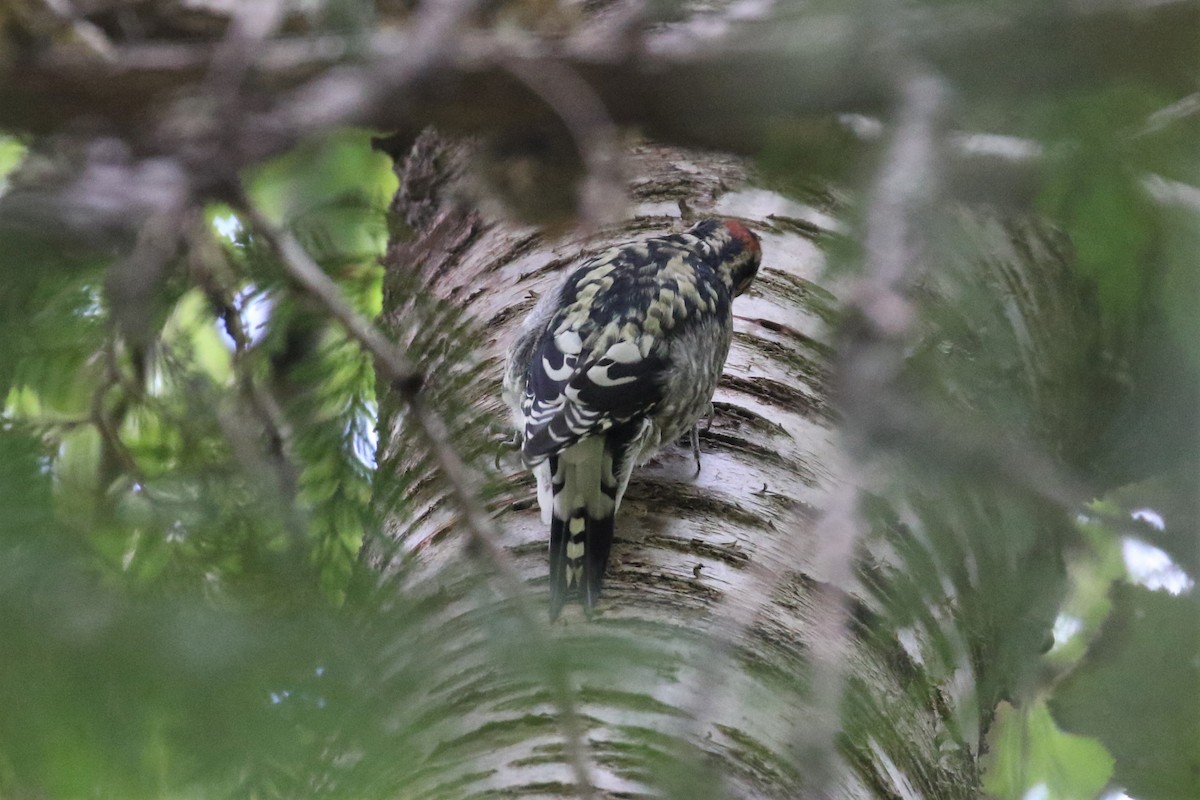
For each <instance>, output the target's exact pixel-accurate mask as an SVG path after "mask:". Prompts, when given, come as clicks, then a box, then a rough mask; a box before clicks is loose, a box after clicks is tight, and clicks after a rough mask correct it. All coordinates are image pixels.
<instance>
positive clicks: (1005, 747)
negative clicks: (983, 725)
mask: <svg viewBox="0 0 1200 800" xmlns="http://www.w3.org/2000/svg"><path fill="white" fill-rule="evenodd" d="M988 739H989V745H990V749H989V751H988V755H987V756H986V757H985V758H984V774H983V788H984V789H985V790H986V791H987V793H988V794H989V795H991V796H992V797H995V798H998V800H1010V798H1011V800H1020V798H1022V797H1024V796H1025V795H1026V794H1027V793H1028V792H1029V791H1030V790H1032V789H1034V788H1035V787H1039V786H1044V787H1045V789H1046V792H1047V793H1046V796H1047V797H1050V798H1054V800H1092V798H1094V797H1095V796H1096V795H1097V794H1098V793H1099V792H1100V790H1101V789H1103V788H1104V786H1105V784H1107V783H1108V779H1109V777H1110V776H1111V775H1112V772H1113V759H1112V756H1110V755H1109V754H1108V751H1107V750H1105V749H1104V746H1103V745H1101V744H1100V743H1099V742H1097V741H1096V740H1095V739H1091V738H1088V737H1086V736H1075V735H1073V734H1069V733H1064V732H1063V731H1061V730H1059V728H1058V726H1056V725H1055V724H1054V720H1053V719H1052V718H1051V716H1050V712H1049V710H1048V709H1047V708H1046V704H1045V702H1044V701H1042V700H1039V701H1037V702H1036V703H1034V704H1032V705H1030V706H1028V707H1026V708H1021V709H1018V708H1014V707H1013V706H1011V705H1009V704H1008V703H1001V704H1000V708H999V710H998V711H997V713H996V721H995V724H994V725H993V728H992V732H991V735H990V736H989V737H988Z"/></svg>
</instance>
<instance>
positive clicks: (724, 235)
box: [504, 219, 762, 618]
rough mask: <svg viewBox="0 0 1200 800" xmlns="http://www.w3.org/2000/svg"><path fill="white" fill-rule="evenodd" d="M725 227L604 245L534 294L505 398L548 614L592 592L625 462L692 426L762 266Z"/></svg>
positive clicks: (740, 233)
mask: <svg viewBox="0 0 1200 800" xmlns="http://www.w3.org/2000/svg"><path fill="white" fill-rule="evenodd" d="M761 252H762V251H761V248H760V246H759V240H758V237H757V236H755V235H754V234H753V233H752V232H751V231H750V230H749V229H748V228H747V227H746V226H745V225H743V224H741V223H740V222H737V221H734V220H721V219H707V220H704V221H702V222H700V223H698V224H696V225H695V226H693V227H692V228H691V229H690V230H688V231H686V232H684V233H678V234H672V235H669V236H662V237H658V238H653V239H647V240H645V241H641V242H635V243H631V244H627V245H623V246H620V247H615V248H613V249H611V250H608V251H606V252H604V253H601V254H600V255H598V256H595V257H594V258H591V259H589V260H588V261H586V262H584V263H583V265H582V266H580V267H578V268H577V269H575V270H574V271H573V272H571V274H570V275H568V276H567V278H566V280H565V281H563V283H562V284H561V285H560V286H559V287H558V288H556V289H555V290H554V291H552V292H549V293H547V294H546V295H544V296H543V297H542V298H541V299H540V300H539V302H538V303H537V305H536V306H535V307H534V309H533V311H532V312H531V313H530V315H529V317H528V318H527V319H526V321H525V324H524V325H523V326H522V329H521V332H520V334H519V336H518V338H517V340H516V341H515V342H514V344H513V346H512V347H511V348H510V350H509V353H508V364H507V366H506V369H505V376H504V399H505V402H506V403H507V404H508V405H509V407H510V408H511V409H512V411H513V415H514V419H515V421H516V425H517V430H518V433H519V434H520V439H521V442H522V446H521V455H522V457H523V458H524V460H525V463H527V464H528V465H529V466H530V467H531V468H532V469H533V472H534V475H535V476H536V477H537V483H538V503H539V505H540V506H541V510H542V519H543V521H544V522H545V523H547V524H549V525H550V615H551V617H552V618H554V617H557V615H558V612H559V611H560V610H561V608H562V605H563V603H564V602H565V601H566V600H567V598H568V597H569V596H571V595H572V594H574V593H578V595H579V596H580V599H581V600H582V601H583V603H584V605H585V607H586V608H587V609H588V611H589V612H590V611H591V609H592V608H593V607H594V606H595V604H596V601H597V600H598V599H599V596H600V589H601V584H602V582H603V578H604V571H605V567H606V566H607V564H608V556H609V551H610V549H611V548H612V541H613V519H614V515H615V514H616V512H617V509H618V508H619V507H620V505H621V498H622V496H623V495H624V493H625V487H626V486H627V485H628V483H629V475H630V472H631V471H632V470H633V467H634V466H635V465H637V464H641V463H644V462H645V461H647V460H648V459H649V458H650V457H651V456H653V455H654V453H655V452H657V451H658V449H659V447H660V446H662V445H663V444H665V443H668V442H672V441H675V440H676V439H678V438H679V437H681V436H682V435H683V434H684V433H687V432H689V431H692V430H694V426H695V425H696V422H697V421H698V420H699V419H700V417H701V416H702V415H703V414H704V413H705V412H706V411H707V409H708V408H709V407H710V403H711V400H712V396H713V392H714V390H715V389H716V386H717V380H718V378H719V377H720V374H721V370H722V368H723V367H724V364H725V357H726V355H727V354H728V353H729V344H730V340H731V337H732V311H731V303H732V300H733V298H734V297H736V296H737V295H739V294H741V293H742V292H744V291H745V290H746V289H747V287H749V285H750V282H751V281H752V280H753V279H754V276H755V274H756V273H757V272H758V266H759V263H760V261H761Z"/></svg>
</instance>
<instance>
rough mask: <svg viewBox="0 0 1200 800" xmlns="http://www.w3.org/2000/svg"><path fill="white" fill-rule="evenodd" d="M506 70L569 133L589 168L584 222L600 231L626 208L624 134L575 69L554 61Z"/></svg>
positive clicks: (509, 66)
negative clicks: (621, 146) (621, 137)
mask: <svg viewBox="0 0 1200 800" xmlns="http://www.w3.org/2000/svg"><path fill="white" fill-rule="evenodd" d="M504 68H505V69H507V70H508V71H509V72H511V73H512V74H513V75H515V76H516V77H517V78H518V79H520V80H521V82H523V83H524V84H525V85H526V86H528V87H529V88H530V89H532V90H533V91H534V92H536V93H537V95H538V96H539V97H541V98H542V99H543V100H545V101H546V103H547V105H549V106H550V107H551V108H552V109H554V111H555V112H556V113H557V114H558V116H559V118H561V119H562V121H563V122H564V123H565V124H566V126H567V129H568V130H570V132H571V136H572V137H573V138H574V139H575V144H576V147H578V149H579V154H580V156H581V158H582V160H583V162H584V166H585V167H586V168H587V177H586V178H585V179H584V183H583V185H582V186H581V188H580V193H581V197H580V210H581V212H582V214H581V215H582V217H583V221H584V222H585V224H587V225H589V226H591V227H592V228H599V227H601V226H603V225H604V224H606V223H609V222H613V221H615V220H616V219H617V218H618V217H619V215H620V212H621V209H622V208H624V206H625V200H626V196H625V195H626V193H625V178H624V176H623V175H622V174H621V156H620V150H619V135H618V131H617V127H616V125H614V124H613V121H612V119H611V118H610V117H609V115H608V111H607V109H605V107H604V103H602V102H601V101H600V98H598V97H597V96H596V94H595V92H593V91H592V89H591V87H590V86H589V85H588V84H587V83H586V82H585V81H583V80H581V79H580V77H579V75H577V74H576V73H575V72H574V71H573V70H571V69H570V68H569V67H566V66H564V65H562V64H559V63H557V62H554V61H547V62H544V63H543V64H530V63H528V62H526V61H514V62H511V63H505V64H504Z"/></svg>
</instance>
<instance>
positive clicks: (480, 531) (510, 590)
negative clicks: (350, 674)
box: [234, 192, 595, 798]
mask: <svg viewBox="0 0 1200 800" xmlns="http://www.w3.org/2000/svg"><path fill="white" fill-rule="evenodd" d="M234 205H235V207H236V209H237V210H238V212H239V213H240V214H242V215H244V217H245V219H246V220H247V221H248V222H249V223H250V226H251V229H252V231H253V232H254V234H257V235H259V236H262V237H263V238H264V239H265V240H266V242H267V243H268V244H269V245H270V247H271V249H272V250H274V251H275V253H276V254H277V255H278V256H279V258H280V261H281V263H282V265H283V267H284V269H285V270H286V271H287V273H288V275H289V276H290V277H291V279H292V280H293V281H295V282H296V284H298V285H299V286H300V288H301V289H303V290H304V291H305V292H306V293H308V294H309V295H310V296H311V297H313V298H314V299H315V300H316V301H317V302H319V303H320V304H321V305H322V306H323V307H324V308H325V311H326V312H327V313H328V314H329V315H330V316H331V317H332V318H334V319H336V320H337V321H338V322H339V323H341V325H342V326H343V327H344V328H345V329H346V332H347V333H348V334H349V335H350V336H351V337H353V338H354V339H355V340H356V341H357V342H358V343H359V344H360V345H361V346H362V347H363V348H364V349H366V351H367V352H369V353H370V354H371V355H372V356H373V357H374V359H375V365H376V369H377V370H378V372H379V375H380V377H382V378H384V379H385V380H386V381H387V383H388V385H389V386H390V387H391V388H392V391H394V392H396V394H397V395H398V396H399V398H400V399H401V401H402V402H403V403H404V404H405V405H406V406H407V407H408V410H409V413H410V415H411V419H412V420H413V422H414V423H415V427H416V430H417V431H418V432H419V433H420V434H421V437H422V438H423V439H424V440H425V444H426V446H427V447H429V450H430V452H431V453H432V455H433V457H434V460H435V461H436V462H437V464H438V467H439V469H440V470H441V473H442V476H443V477H444V478H445V480H446V483H447V485H448V486H449V489H450V496H451V498H452V500H453V501H454V504H455V505H456V506H457V507H458V511H459V513H460V514H461V515H462V518H463V520H464V522H465V523H466V529H467V531H468V533H469V534H470V536H471V542H472V544H473V545H474V547H473V548H470V550H469V552H474V553H478V554H479V556H480V559H479V560H480V561H481V562H483V563H484V564H485V565H486V566H487V567H488V568H489V569H491V570H493V571H494V572H495V574H496V575H497V576H498V578H499V582H500V588H501V591H502V594H503V595H504V596H505V597H506V598H507V599H508V600H509V601H511V603H512V605H513V608H514V609H515V610H516V612H517V615H518V618H519V621H520V622H521V624H522V626H523V627H524V628H525V631H526V633H527V634H528V636H529V639H530V643H531V646H534V647H537V648H541V649H547V650H548V649H549V648H550V641H549V637H548V635H547V633H546V631H545V627H544V626H543V625H542V624H541V623H540V622H539V621H538V619H537V617H536V616H535V614H534V611H533V608H532V605H531V604H530V602H529V599H528V594H527V592H526V589H525V582H524V581H523V580H522V579H521V576H520V574H519V573H518V572H517V569H516V567H515V566H514V564H513V562H512V559H511V558H510V557H509V555H508V551H506V550H505V549H504V547H503V546H502V545H501V544H500V531H499V530H498V529H497V527H496V522H495V520H493V519H492V518H491V517H490V516H488V514H487V513H486V512H485V510H484V506H483V503H482V502H481V501H480V500H479V490H478V485H477V481H476V480H475V477H474V476H473V475H472V474H471V472H470V470H469V468H468V467H467V465H466V464H465V463H464V462H463V460H462V458H461V457H460V456H459V454H458V453H457V451H455V449H454V446H453V445H452V444H451V442H450V434H449V430H448V429H447V427H446V423H445V421H444V420H443V419H442V418H441V416H440V415H439V414H438V413H437V412H436V411H435V410H433V409H432V408H430V407H429V406H428V404H427V403H426V401H425V395H424V393H423V392H422V384H423V376H422V375H421V373H420V371H419V370H418V369H417V368H416V366H415V365H414V364H412V362H410V361H409V360H408V358H407V357H406V356H405V355H404V354H403V353H402V352H400V350H399V348H397V347H396V346H395V345H393V344H392V343H391V342H390V341H388V340H387V339H386V338H385V337H384V336H383V334H382V333H380V332H379V330H378V329H377V328H376V327H375V326H374V325H372V324H371V323H370V322H368V321H367V320H366V319H364V318H363V317H362V316H360V315H359V313H358V312H357V311H355V310H354V308H353V307H352V306H351V305H350V304H349V303H348V302H347V301H346V299H345V298H344V297H343V296H342V294H341V291H340V290H339V289H338V287H337V285H336V284H335V283H334V282H333V280H332V279H331V278H330V277H329V276H328V275H326V274H325V272H324V271H323V270H322V269H321V268H320V266H318V265H317V263H316V262H315V261H314V260H313V259H312V257H311V256H310V255H309V254H308V253H307V252H306V251H305V250H304V248H303V247H302V246H301V245H300V243H299V242H298V241H297V240H296V238H295V237H294V236H292V235H291V234H290V233H288V232H287V231H284V230H280V229H279V228H277V227H276V226H275V225H273V224H272V223H271V221H270V220H268V219H267V218H266V217H265V216H264V215H263V214H262V212H260V211H259V210H258V209H257V208H256V207H255V206H254V205H253V204H252V203H251V202H250V200H249V198H247V197H246V196H245V194H244V193H242V192H239V193H238V197H237V199H236V202H235V204H234ZM547 677H548V679H549V682H550V685H551V691H552V693H553V695H554V700H555V702H556V703H557V705H558V707H559V711H560V712H561V714H562V726H563V732H564V734H565V737H566V744H567V751H568V753H569V755H570V761H571V768H572V770H573V771H574V773H575V780H576V784H577V792H578V794H579V796H580V797H584V798H591V797H593V796H594V794H595V789H594V784H593V782H592V777H591V768H590V767H589V759H588V755H587V749H586V742H585V739H584V734H583V723H582V720H581V719H580V716H579V711H578V708H577V707H576V704H575V698H574V694H573V690H572V689H571V686H570V684H569V682H568V680H567V675H566V673H565V672H563V671H561V670H558V669H553V668H552V669H550V670H549V671H548V675H547Z"/></svg>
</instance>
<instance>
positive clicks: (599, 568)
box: [550, 509, 613, 621]
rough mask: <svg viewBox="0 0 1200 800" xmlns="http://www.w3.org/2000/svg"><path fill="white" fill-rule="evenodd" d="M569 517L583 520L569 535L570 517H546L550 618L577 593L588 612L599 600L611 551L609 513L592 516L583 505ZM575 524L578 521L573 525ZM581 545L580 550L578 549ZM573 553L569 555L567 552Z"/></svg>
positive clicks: (610, 520)
mask: <svg viewBox="0 0 1200 800" xmlns="http://www.w3.org/2000/svg"><path fill="white" fill-rule="evenodd" d="M572 517H573V518H574V519H579V520H582V521H583V525H582V528H583V530H582V531H580V532H579V533H576V534H574V535H571V533H570V530H571V520H560V519H558V518H557V517H554V518H552V519H551V520H550V620H551V621H553V620H555V619H557V618H558V615H559V613H560V612H561V611H562V607H563V605H565V604H566V602H567V600H569V599H570V598H571V597H578V598H579V600H580V601H581V602H582V603H583V606H584V609H585V610H586V611H587V613H588V615H589V616H590V615H591V613H592V609H594V608H595V607H596V603H597V602H598V601H599V600H600V593H601V590H602V589H603V587H604V572H605V569H607V567H608V555H609V553H610V552H611V551H612V543H613V517H612V516H611V515H609V516H608V517H606V518H604V519H592V518H591V517H589V516H588V514H587V512H586V511H584V510H583V509H576V510H575V511H574V512H573V514H572ZM575 527H576V528H579V527H580V526H579V525H578V523H577V524H576V526H575ZM581 548H582V551H581ZM572 552H574V553H576V554H577V555H576V557H575V558H571V553H572Z"/></svg>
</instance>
